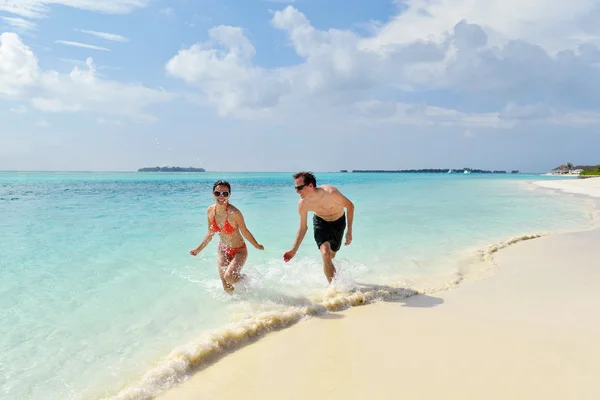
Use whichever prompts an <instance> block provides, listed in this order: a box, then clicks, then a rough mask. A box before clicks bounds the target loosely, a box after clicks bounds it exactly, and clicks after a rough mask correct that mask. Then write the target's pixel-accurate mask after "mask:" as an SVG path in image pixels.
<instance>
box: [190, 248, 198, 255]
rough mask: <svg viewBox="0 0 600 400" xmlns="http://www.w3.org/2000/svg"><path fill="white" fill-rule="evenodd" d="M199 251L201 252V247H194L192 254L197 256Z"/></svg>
mask: <svg viewBox="0 0 600 400" xmlns="http://www.w3.org/2000/svg"><path fill="white" fill-rule="evenodd" d="M198 253H200V249H198V248H197V247H196V248H195V249H192V250H191V251H190V254H191V255H193V256H197V255H198Z"/></svg>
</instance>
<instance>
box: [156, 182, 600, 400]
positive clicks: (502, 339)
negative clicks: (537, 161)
mask: <svg viewBox="0 0 600 400" xmlns="http://www.w3.org/2000/svg"><path fill="white" fill-rule="evenodd" d="M542 183H543V184H552V186H554V187H552V188H554V189H562V190H565V191H571V192H575V193H580V194H592V195H593V194H595V195H597V196H600V180H595V179H589V180H588V179H586V180H578V181H574V180H565V181H560V182H559V181H552V182H542ZM573 184H574V185H573ZM543 186H544V185H543ZM545 187H549V186H545ZM598 243H600V230H594V231H589V232H579V233H568V234H562V235H555V236H547V237H542V238H539V239H535V240H529V241H525V242H520V243H517V244H515V245H513V246H510V247H508V248H506V249H504V250H502V251H500V252H499V253H497V254H496V255H495V258H494V260H495V263H496V264H497V265H498V267H499V273H498V274H496V275H495V276H493V277H492V278H490V279H487V280H484V281H482V282H477V283H474V284H467V285H464V286H462V287H460V289H458V290H453V291H447V292H440V293H436V294H434V295H427V296H426V295H419V296H414V297H411V298H408V299H404V300H402V301H398V302H389V303H380V304H375V305H369V306H364V307H356V308H352V309H349V310H346V311H342V312H336V313H331V314H329V315H326V316H324V317H320V318H317V317H315V318H312V319H311V320H309V321H306V322H303V323H300V324H297V325H295V326H294V327H293V328H291V329H286V330H283V331H279V332H274V333H271V334H269V335H267V336H266V337H264V338H262V339H261V340H259V341H258V342H256V343H254V344H252V345H250V346H247V347H244V348H242V349H240V350H238V351H236V352H235V353H233V354H230V355H228V356H226V357H225V358H223V359H221V360H220V361H219V362H218V363H217V364H215V365H212V366H210V367H208V368H205V369H203V370H202V371H200V372H198V373H197V374H196V375H194V376H193V377H192V378H191V379H190V380H189V381H188V382H185V383H184V384H182V385H180V386H179V387H177V388H174V389H172V390H170V391H168V392H166V393H164V394H163V396H161V397H159V398H160V399H162V400H171V399H178V400H185V399H239V398H243V399H267V400H268V399H321V398H323V399H362V398H371V399H397V398H407V399H478V400H479V399H561V400H562V399H577V400H580V399H599V398H600V385H599V384H597V377H598V376H600V318H599V317H598V310H600V261H599V260H600V246H599V245H598Z"/></svg>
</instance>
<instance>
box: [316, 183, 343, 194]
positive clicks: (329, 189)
mask: <svg viewBox="0 0 600 400" xmlns="http://www.w3.org/2000/svg"><path fill="white" fill-rule="evenodd" d="M319 187H320V188H321V189H323V190H324V191H325V192H327V193H337V192H339V190H338V188H336V187H335V186H332V185H321V186H319Z"/></svg>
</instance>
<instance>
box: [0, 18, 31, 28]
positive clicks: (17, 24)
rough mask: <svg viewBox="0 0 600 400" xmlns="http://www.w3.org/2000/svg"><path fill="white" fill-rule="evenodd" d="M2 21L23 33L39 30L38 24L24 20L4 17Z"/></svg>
mask: <svg viewBox="0 0 600 400" xmlns="http://www.w3.org/2000/svg"><path fill="white" fill-rule="evenodd" d="M2 20H3V21H4V22H5V23H7V24H8V25H9V26H11V27H13V28H16V29H19V30H21V31H33V30H36V29H37V24H36V23H35V22H31V21H27V20H25V19H23V18H14V17H2Z"/></svg>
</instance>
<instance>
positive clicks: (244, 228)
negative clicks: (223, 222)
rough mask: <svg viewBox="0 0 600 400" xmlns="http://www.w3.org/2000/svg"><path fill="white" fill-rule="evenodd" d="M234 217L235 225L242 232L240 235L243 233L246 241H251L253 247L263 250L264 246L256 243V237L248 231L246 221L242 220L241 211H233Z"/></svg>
mask: <svg viewBox="0 0 600 400" xmlns="http://www.w3.org/2000/svg"><path fill="white" fill-rule="evenodd" d="M234 219H235V222H236V223H237V226H238V227H239V228H240V232H242V235H244V237H245V238H246V239H248V241H249V242H250V243H252V245H253V246H254V247H256V248H257V249H259V250H264V249H265V247H264V246H263V245H261V244H258V242H257V241H256V239H254V236H253V235H252V233H250V231H249V230H248V227H247V226H246V221H244V216H243V215H242V212H241V211H238V212H236V213H235V216H234Z"/></svg>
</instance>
